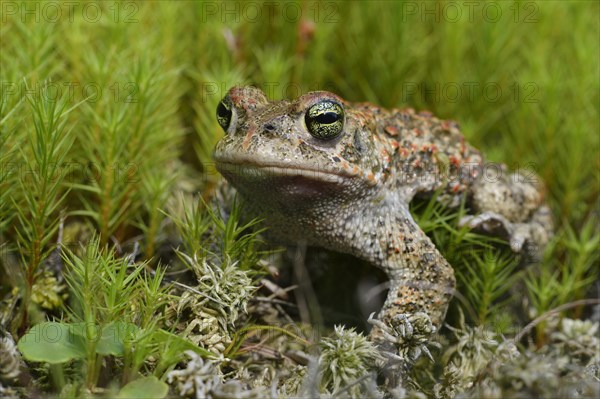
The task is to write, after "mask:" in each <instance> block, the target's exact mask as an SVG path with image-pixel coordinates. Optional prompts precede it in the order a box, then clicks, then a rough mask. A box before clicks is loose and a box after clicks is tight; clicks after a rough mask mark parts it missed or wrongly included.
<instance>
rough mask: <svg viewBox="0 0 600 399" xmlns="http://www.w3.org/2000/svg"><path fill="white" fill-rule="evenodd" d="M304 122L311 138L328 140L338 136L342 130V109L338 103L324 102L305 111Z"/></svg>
mask: <svg viewBox="0 0 600 399" xmlns="http://www.w3.org/2000/svg"><path fill="white" fill-rule="evenodd" d="M304 122H305V123H306V128H307V129H308V131H309V133H310V134H311V135H312V136H313V137H315V138H318V139H321V140H330V139H333V138H335V137H337V136H339V135H340V133H341V132H342V129H343V128H344V109H343V108H342V106H341V105H339V104H338V103H334V102H333V101H329V100H324V101H321V102H318V103H316V104H315V105H313V106H312V107H310V108H309V109H308V111H306V115H304Z"/></svg>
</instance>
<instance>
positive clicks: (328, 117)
mask: <svg viewBox="0 0 600 399" xmlns="http://www.w3.org/2000/svg"><path fill="white" fill-rule="evenodd" d="M315 120H316V121H317V122H318V123H322V124H330V123H333V122H336V121H337V120H338V114H336V113H335V112H326V113H324V114H321V115H318V116H317V117H316V118H315Z"/></svg>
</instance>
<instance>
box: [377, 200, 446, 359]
mask: <svg viewBox="0 0 600 399" xmlns="http://www.w3.org/2000/svg"><path fill="white" fill-rule="evenodd" d="M375 220H377V221H378V230H379V232H378V234H377V237H376V238H375V240H376V242H375V243H369V244H368V245H370V246H371V248H373V247H375V249H376V251H371V252H370V253H371V254H372V257H371V259H367V260H370V261H371V262H373V263H375V264H376V265H377V266H379V267H381V268H382V269H383V270H384V271H385V272H386V274H387V275H388V277H389V279H390V289H389V292H388V296H387V299H386V301H385V304H384V305H383V308H382V309H381V311H380V312H379V315H378V317H377V318H378V320H379V322H381V323H383V324H381V323H373V324H375V326H374V327H373V329H372V330H371V333H370V337H371V339H373V340H374V341H376V342H378V343H380V344H386V345H385V346H386V347H388V348H389V346H390V345H389V344H390V343H392V344H394V345H395V346H396V350H397V352H398V353H400V354H401V355H402V353H403V352H404V353H405V354H408V355H409V356H410V353H407V352H406V351H409V352H410V350H411V345H418V344H419V341H424V340H426V339H427V338H428V335H430V334H431V333H433V332H435V331H436V329H437V328H439V326H440V325H441V323H442V322H443V320H444V317H445V315H446V310H447V309H448V304H449V302H450V299H451V298H452V295H453V291H454V286H455V279H454V271H453V269H452V267H451V266H450V265H449V264H448V262H447V261H446V260H445V259H444V257H443V256H442V255H441V254H440V252H439V251H438V250H437V248H436V247H435V245H434V244H433V242H431V240H430V239H429V237H427V235H426V234H425V233H424V232H423V231H422V230H421V229H420V228H419V226H418V225H417V224H416V223H415V221H414V220H413V218H412V216H411V215H410V212H409V211H408V206H407V205H405V204H404V203H402V202H400V201H395V202H393V203H391V204H390V203H388V204H387V205H386V204H384V205H383V206H382V207H380V208H378V211H377V215H376V217H375ZM367 253H368V252H367ZM383 326H387V327H388V328H387V330H386V329H385V328H382V327H383ZM390 335H392V336H395V342H394V339H392V337H390ZM412 353H414V352H412Z"/></svg>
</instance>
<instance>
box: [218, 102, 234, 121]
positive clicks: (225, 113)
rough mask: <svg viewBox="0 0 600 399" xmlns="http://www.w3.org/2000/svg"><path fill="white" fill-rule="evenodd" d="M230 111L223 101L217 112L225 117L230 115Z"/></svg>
mask: <svg viewBox="0 0 600 399" xmlns="http://www.w3.org/2000/svg"><path fill="white" fill-rule="evenodd" d="M230 113H231V111H230V110H228V109H227V108H225V105H223V103H219V106H218V107H217V114H218V115H219V116H220V117H222V118H225V117H227V116H229V114H230Z"/></svg>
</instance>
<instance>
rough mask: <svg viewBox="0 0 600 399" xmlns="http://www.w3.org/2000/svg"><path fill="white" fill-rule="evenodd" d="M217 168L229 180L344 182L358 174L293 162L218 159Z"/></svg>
mask: <svg viewBox="0 0 600 399" xmlns="http://www.w3.org/2000/svg"><path fill="white" fill-rule="evenodd" d="M216 166H217V170H218V171H219V172H220V173H221V174H222V175H223V176H225V177H226V178H227V179H228V180H232V181H236V180H240V179H241V180H247V181H255V182H258V181H265V180H277V181H279V182H281V181H286V180H287V181H289V183H293V182H296V183H300V182H303V181H304V182H306V183H310V182H313V183H316V184H318V183H321V184H323V183H332V184H344V183H347V181H348V179H351V178H354V177H357V176H358V174H352V173H348V172H346V171H343V170H339V171H338V170H335V171H334V170H328V169H315V168H306V167H302V166H298V165H293V164H281V163H271V164H262V165H257V164H252V163H247V162H244V163H241V162H230V161H217V164H216Z"/></svg>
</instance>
